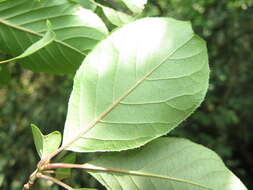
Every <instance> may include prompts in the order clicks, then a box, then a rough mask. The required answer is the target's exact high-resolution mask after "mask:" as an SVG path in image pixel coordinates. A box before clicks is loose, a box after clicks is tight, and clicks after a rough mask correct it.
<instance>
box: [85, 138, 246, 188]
mask: <svg viewBox="0 0 253 190" xmlns="http://www.w3.org/2000/svg"><path fill="white" fill-rule="evenodd" d="M90 164H91V165H88V166H89V167H91V168H92V167H93V168H96V167H98V168H100V167H102V168H113V169H108V170H107V171H106V169H105V171H96V172H93V171H90V172H89V173H90V174H91V175H93V176H94V177H95V178H96V179H97V180H98V181H99V182H101V183H102V184H103V185H104V186H106V188H107V189H110V190H119V189H120V190H165V189H166V190H167V189H168V190H169V189H171V190H246V189H247V188H246V187H245V186H244V185H243V184H242V182H241V181H240V180H239V179H238V178H237V177H236V176H235V175H234V174H233V173H232V172H231V171H229V170H228V169H227V168H226V166H225V165H224V163H223V162H222V160H221V159H220V158H219V156H218V155H217V154H216V153H214V152H213V151H211V150H209V149H207V148H205V147H203V146H201V145H198V144H195V143H193V142H190V141H189V140H186V139H180V138H160V139H157V140H155V141H153V142H151V143H149V144H148V145H146V146H145V147H143V148H140V149H137V150H131V151H125V152H121V153H104V154H103V155H102V156H101V157H100V158H98V159H97V160H95V161H92V162H90ZM110 171H114V172H110Z"/></svg>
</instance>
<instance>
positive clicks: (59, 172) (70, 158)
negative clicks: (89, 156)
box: [55, 153, 76, 180]
mask: <svg viewBox="0 0 253 190" xmlns="http://www.w3.org/2000/svg"><path fill="white" fill-rule="evenodd" d="M75 161H76V154H75V153H70V154H68V155H67V156H65V157H63V158H62V159H61V160H60V161H59V162H60V163H70V164H73V163H75ZM55 174H56V178H57V179H59V180H62V179H65V178H69V177H70V176H71V169H70V168H58V169H56V171H55Z"/></svg>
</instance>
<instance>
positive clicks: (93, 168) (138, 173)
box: [47, 163, 214, 190]
mask: <svg viewBox="0 0 253 190" xmlns="http://www.w3.org/2000/svg"><path fill="white" fill-rule="evenodd" d="M47 168H48V169H57V168H79V169H84V170H86V171H102V172H112V173H120V174H127V175H134V176H142V177H152V178H158V179H165V180H169V181H175V182H179V183H185V184H189V185H193V186H197V187H201V188H204V189H208V190H214V189H212V188H210V187H207V186H205V185H202V184H198V183H195V182H192V181H188V180H185V179H179V178H174V177H170V176H163V175H158V174H152V173H146V172H141V171H132V170H121V169H114V168H104V167H99V166H94V165H91V164H66V163H53V164H49V165H47Z"/></svg>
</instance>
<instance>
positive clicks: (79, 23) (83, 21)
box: [0, 0, 107, 73]
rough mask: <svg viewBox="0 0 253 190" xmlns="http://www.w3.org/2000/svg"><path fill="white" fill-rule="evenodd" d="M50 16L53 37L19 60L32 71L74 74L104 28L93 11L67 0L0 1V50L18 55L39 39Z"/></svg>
mask: <svg viewBox="0 0 253 190" xmlns="http://www.w3.org/2000/svg"><path fill="white" fill-rule="evenodd" d="M47 19H49V20H50V21H51V23H52V29H53V30H54V31H55V33H56V40H54V42H53V43H51V44H50V45H49V46H47V47H46V48H44V49H43V50H41V51H39V52H38V53H36V54H34V55H32V56H30V57H28V58H25V59H24V60H22V61H20V62H21V63H22V65H23V66H24V67H25V68H27V69H31V70H33V71H44V72H49V73H73V72H75V70H76V69H77V68H78V67H79V65H80V64H81V62H82V60H83V59H84V57H85V55H86V53H85V52H87V51H89V50H91V49H92V48H93V47H94V46H95V45H96V44H97V42H98V41H100V40H102V39H103V38H105V36H106V35H107V29H106V27H105V25H104V23H103V22H102V21H101V19H100V18H99V17H98V16H97V15H96V14H95V13H93V12H92V11H90V10H87V9H83V8H82V7H81V6H80V5H78V4H77V3H72V2H70V1H68V0H61V1H59V0H43V1H31V0H18V1H17V0H8V1H5V2H2V3H0V44H1V45H0V49H1V50H3V51H4V52H6V53H9V54H10V55H12V56H17V55H20V54H21V53H23V52H24V50H25V49H27V47H29V46H30V45H31V44H33V43H34V42H36V41H38V40H39V39H41V38H42V36H43V34H44V33H45V32H46V30H47V27H46V25H45V21H46V20H47Z"/></svg>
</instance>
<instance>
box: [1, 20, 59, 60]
mask: <svg viewBox="0 0 253 190" xmlns="http://www.w3.org/2000/svg"><path fill="white" fill-rule="evenodd" d="M47 27H48V31H47V33H46V34H45V35H44V37H43V38H41V39H40V40H39V41H37V42H36V43H34V44H32V45H31V46H30V47H28V48H27V49H26V50H25V51H24V53H22V54H21V55H19V56H17V57H14V58H12V59H9V60H5V61H0V64H3V63H8V62H12V61H16V60H18V59H22V58H25V57H28V56H30V55H32V54H34V53H36V52H37V51H39V50H41V49H42V48H44V47H46V46H47V45H49V44H50V43H51V42H53V40H54V39H55V33H54V32H53V30H52V26H51V23H50V22H49V21H47Z"/></svg>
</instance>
